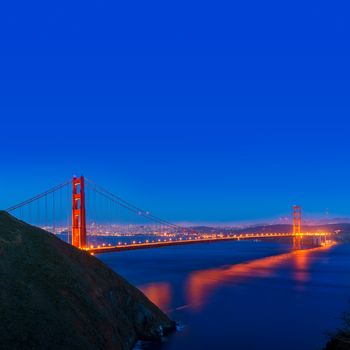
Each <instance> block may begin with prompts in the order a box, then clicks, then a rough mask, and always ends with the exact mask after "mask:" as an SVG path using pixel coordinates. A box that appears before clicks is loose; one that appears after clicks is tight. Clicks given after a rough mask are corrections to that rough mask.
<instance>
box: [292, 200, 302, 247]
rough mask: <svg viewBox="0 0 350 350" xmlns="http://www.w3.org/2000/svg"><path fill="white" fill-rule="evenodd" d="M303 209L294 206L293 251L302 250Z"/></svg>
mask: <svg viewBox="0 0 350 350" xmlns="http://www.w3.org/2000/svg"><path fill="white" fill-rule="evenodd" d="M301 241H302V234H301V207H300V206H299V205H294V206H293V249H301Z"/></svg>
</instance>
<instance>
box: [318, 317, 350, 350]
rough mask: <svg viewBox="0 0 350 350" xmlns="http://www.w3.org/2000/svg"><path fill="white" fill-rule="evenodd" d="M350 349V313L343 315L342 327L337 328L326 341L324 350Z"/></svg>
mask: <svg viewBox="0 0 350 350" xmlns="http://www.w3.org/2000/svg"><path fill="white" fill-rule="evenodd" d="M349 349H350V313H344V315H343V327H342V328H341V329H339V330H338V331H337V332H336V333H335V334H333V336H332V337H331V339H330V340H329V341H328V343H327V345H326V347H325V348H324V350H349Z"/></svg>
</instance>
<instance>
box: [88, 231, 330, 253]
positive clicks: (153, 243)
mask: <svg viewBox="0 0 350 350" xmlns="http://www.w3.org/2000/svg"><path fill="white" fill-rule="evenodd" d="M326 236H327V233H322V232H321V233H303V234H302V236H301V237H300V238H302V237H312V238H325V237H326ZM283 237H284V238H295V236H294V235H293V234H292V233H255V234H254V233H247V234H240V235H228V236H224V237H210V238H205V237H196V238H180V239H174V240H173V239H171V238H170V239H166V240H163V241H162V240H146V241H144V242H139V243H138V242H134V243H124V244H122V243H120V244H118V245H116V246H112V245H109V244H107V245H106V244H102V245H98V246H96V247H95V246H90V247H87V248H85V250H87V251H89V252H90V253H93V254H98V253H110V252H122V251H127V250H137V249H147V248H162V247H171V246H177V245H186V244H196V243H213V242H226V241H240V240H260V239H266V238H268V239H273V238H283ZM320 242H321V241H320ZM294 248H295V249H301V245H298V247H295V246H294Z"/></svg>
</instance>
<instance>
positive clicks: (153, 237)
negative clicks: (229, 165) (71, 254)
mask: <svg viewBox="0 0 350 350" xmlns="http://www.w3.org/2000/svg"><path fill="white" fill-rule="evenodd" d="M6 211H7V212H9V213H11V214H13V215H14V216H15V217H17V218H18V219H21V220H23V221H26V222H28V223H30V224H32V225H35V226H38V227H41V228H43V229H45V230H46V231H49V232H51V233H53V234H56V235H59V236H61V237H62V238H63V239H65V240H66V241H67V242H68V243H70V244H72V245H73V246H74V247H76V248H78V249H83V250H86V251H88V252H90V253H91V254H95V253H107V252H116V251H126V250H136V249H146V248H162V247H169V246H175V245H187V244H196V243H211V242H226V241H238V240H262V239H281V238H291V239H292V245H293V248H294V249H301V248H302V242H303V238H311V239H312V241H313V244H314V245H321V244H324V242H326V239H327V236H328V233H327V232H302V231H301V207H300V206H297V205H295V206H293V225H292V230H291V232H271V233H254V232H253V233H245V234H235V233H233V232H229V233H226V234H223V233H220V232H210V233H204V232H200V231H198V230H195V229H193V228H188V227H184V226H181V225H177V224H174V223H171V222H169V221H167V220H164V219H162V218H160V217H158V216H156V215H154V214H152V213H151V212H150V211H147V210H143V209H141V208H139V207H138V206H135V205H133V204H132V203H130V202H128V201H126V200H124V199H122V198H121V197H119V196H116V195H114V194H113V193H111V192H110V191H108V190H106V189H105V188H103V187H101V186H99V185H97V184H95V183H94V182H92V181H90V180H89V179H87V178H85V177H84V176H80V177H73V179H70V180H68V181H66V182H64V183H62V184H60V185H57V186H55V187H53V188H51V189H49V190H47V191H45V192H43V193H41V194H38V195H36V196H34V197H32V198H30V199H28V200H25V201H23V202H21V203H18V204H16V205H13V206H11V207H10V208H7V209H6ZM130 237H131V238H130ZM135 237H147V239H145V238H143V239H142V240H135ZM128 238H129V239H131V241H127V240H126V239H128ZM113 239H114V240H115V241H113Z"/></svg>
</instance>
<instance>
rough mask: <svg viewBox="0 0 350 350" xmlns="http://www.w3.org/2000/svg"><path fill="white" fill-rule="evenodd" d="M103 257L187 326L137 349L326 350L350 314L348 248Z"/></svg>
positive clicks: (247, 245) (181, 250)
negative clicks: (347, 313)
mask: <svg viewBox="0 0 350 350" xmlns="http://www.w3.org/2000/svg"><path fill="white" fill-rule="evenodd" d="M98 257H99V258H100V259H101V260H102V261H103V262H105V263H106V264H107V265H108V266H110V267H111V268H112V269H113V270H115V271H116V272H118V273H119V274H121V275H122V276H124V277H125V278H126V279H127V280H129V281H130V282H131V283H133V284H134V285H136V286H137V287H139V288H140V289H141V290H142V291H143V292H144V293H145V294H146V295H147V296H148V297H149V298H150V299H151V300H152V301H153V302H154V303H155V304H157V305H158V306H159V307H160V308H161V309H162V310H164V311H165V312H166V313H167V314H168V315H169V316H170V317H171V318H172V319H173V320H176V321H177V322H179V324H180V327H179V331H177V332H176V333H174V334H173V335H171V336H170V337H168V338H167V339H164V341H163V342H162V343H161V344H154V343H139V344H138V345H137V347H138V349H150V350H156V349H157V350H159V349H162V350H165V349H166V350H175V349H176V350H180V349H181V350H193V349H202V350H203V349H217V350H218V349H237V350H255V349H263V350H264V349H266V350H267V349H268V350H296V349H297V350H313V349H322V348H323V346H324V345H325V343H326V341H327V339H328V335H327V333H328V332H332V331H334V330H335V329H336V328H337V327H339V326H341V316H342V313H343V312H344V311H350V304H349V300H350V245H349V244H338V245H335V246H332V247H321V248H316V249H310V250H302V251H291V250H290V245H289V244H287V243H286V244H281V243H271V242H254V241H239V242H224V243H212V244H198V245H188V246H180V247H167V248H161V249H149V250H139V251H128V252H122V253H108V254H101V255H98Z"/></svg>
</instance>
